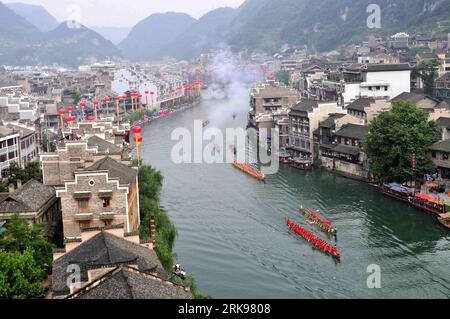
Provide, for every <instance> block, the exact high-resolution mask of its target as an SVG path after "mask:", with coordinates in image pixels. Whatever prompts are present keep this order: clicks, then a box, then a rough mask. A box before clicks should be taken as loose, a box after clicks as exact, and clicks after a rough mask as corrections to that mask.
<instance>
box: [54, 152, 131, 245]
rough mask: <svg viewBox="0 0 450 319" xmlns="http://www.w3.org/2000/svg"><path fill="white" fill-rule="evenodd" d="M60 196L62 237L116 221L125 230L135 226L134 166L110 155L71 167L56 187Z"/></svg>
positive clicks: (77, 236)
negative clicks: (84, 165) (69, 174)
mask: <svg viewBox="0 0 450 319" xmlns="http://www.w3.org/2000/svg"><path fill="white" fill-rule="evenodd" d="M56 196H57V197H59V198H61V203H62V215H63V228H64V237H65V239H66V240H78V239H81V235H82V230H83V229H89V228H93V227H105V226H113V225H120V226H122V227H123V229H124V232H125V233H133V232H136V231H138V230H139V223H140V219H139V218H140V216H139V214H140V213H139V187H138V176H137V170H136V169H134V168H132V167H129V166H127V165H124V164H122V163H120V162H118V161H116V160H114V159H112V158H111V157H105V158H103V159H101V160H99V161H97V162H95V163H94V164H93V165H91V166H89V167H87V168H84V169H80V170H76V171H74V178H73V179H70V180H66V181H64V184H63V186H62V187H57V188H56Z"/></svg>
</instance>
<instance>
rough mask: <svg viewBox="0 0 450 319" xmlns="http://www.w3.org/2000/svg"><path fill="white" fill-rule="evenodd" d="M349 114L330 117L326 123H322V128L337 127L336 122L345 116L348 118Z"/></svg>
mask: <svg viewBox="0 0 450 319" xmlns="http://www.w3.org/2000/svg"><path fill="white" fill-rule="evenodd" d="M346 115H347V114H340V113H338V114H331V115H330V117H328V118H327V119H326V120H325V121H323V122H320V127H325V128H331V127H333V126H334V125H336V120H337V119H340V118H342V117H344V116H346Z"/></svg>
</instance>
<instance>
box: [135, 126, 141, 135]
mask: <svg viewBox="0 0 450 319" xmlns="http://www.w3.org/2000/svg"><path fill="white" fill-rule="evenodd" d="M133 132H134V134H141V132H142V127H140V126H134V127H133Z"/></svg>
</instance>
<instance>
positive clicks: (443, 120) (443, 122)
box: [436, 117, 450, 129]
mask: <svg viewBox="0 0 450 319" xmlns="http://www.w3.org/2000/svg"><path fill="white" fill-rule="evenodd" d="M436 123H437V124H438V125H439V126H440V127H445V128H448V129H450V118H448V117H440V118H439V119H438V120H437V121H436Z"/></svg>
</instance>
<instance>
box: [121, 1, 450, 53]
mask: <svg viewBox="0 0 450 319" xmlns="http://www.w3.org/2000/svg"><path fill="white" fill-rule="evenodd" d="M373 3H376V4H377V5H378V6H379V7H380V11H381V28H380V29H373V28H369V27H368V26H367V20H368V18H369V16H370V15H371V13H368V12H367V11H368V6H369V5H371V4H373ZM449 16H450V1H449V0H378V1H376V2H373V0H358V1H354V0H315V1H310V0H277V1H271V0H246V1H245V2H244V3H243V4H242V5H241V6H240V7H239V8H237V9H231V8H222V9H217V10H214V11H212V12H210V13H208V14H206V15H205V16H203V17H202V18H200V19H199V20H198V21H193V22H192V23H191V24H190V25H189V26H188V27H184V30H183V31H182V32H180V33H179V34H178V35H177V36H174V34H172V39H171V41H168V37H167V36H165V34H166V31H165V30H164V29H165V27H160V28H159V30H164V31H163V32H164V41H156V45H154V46H153V47H152V45H150V42H148V46H147V49H146V53H147V54H140V52H142V47H144V46H145V45H144V44H143V43H145V42H144V41H142V39H145V38H146V37H147V38H148V37H152V36H153V34H152V35H150V34H149V32H148V30H150V29H154V28H157V23H156V22H157V21H154V24H153V25H149V26H148V27H145V28H144V27H141V28H139V29H140V30H139V33H138V36H136V37H135V39H134V40H133V41H132V42H129V43H128V46H126V49H127V50H130V52H129V53H128V54H126V55H128V56H130V57H133V55H138V54H139V58H142V59H144V58H147V59H158V58H161V57H164V56H170V57H175V58H178V59H189V58H194V57H196V56H198V55H199V54H200V53H201V52H204V51H206V50H209V49H215V48H220V47H222V46H224V45H229V46H231V47H232V48H233V49H234V50H235V51H240V50H250V51H254V50H264V51H266V52H268V53H274V52H276V51H277V50H278V49H279V48H280V47H281V46H283V45H284V44H286V43H287V44H293V45H305V44H306V45H309V47H310V48H312V49H314V50H316V51H319V52H323V51H331V50H334V49H335V48H337V47H339V46H341V45H346V44H349V43H352V42H360V41H361V40H363V39H367V38H368V37H369V35H371V34H373V35H383V36H389V35H392V34H395V33H397V32H401V31H405V32H410V33H413V32H417V33H429V32H434V33H436V34H437V35H444V34H446V33H448V32H450V18H448V17H449ZM148 19H149V20H151V19H152V17H150V18H148ZM158 22H161V21H158ZM161 23H163V22H161ZM164 23H165V24H167V20H166V21H165V22H164ZM149 24H150V23H149ZM178 30H179V28H178ZM132 33H133V31H132ZM130 36H131V33H130ZM124 43H125V42H123V43H122V44H121V48H122V49H124V48H125V46H124V45H123V44H124ZM130 43H132V44H130ZM132 48H134V49H135V50H136V51H137V52H136V53H134V52H132V50H133V49H132ZM136 48H137V49H136ZM134 57H136V56H134Z"/></svg>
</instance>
